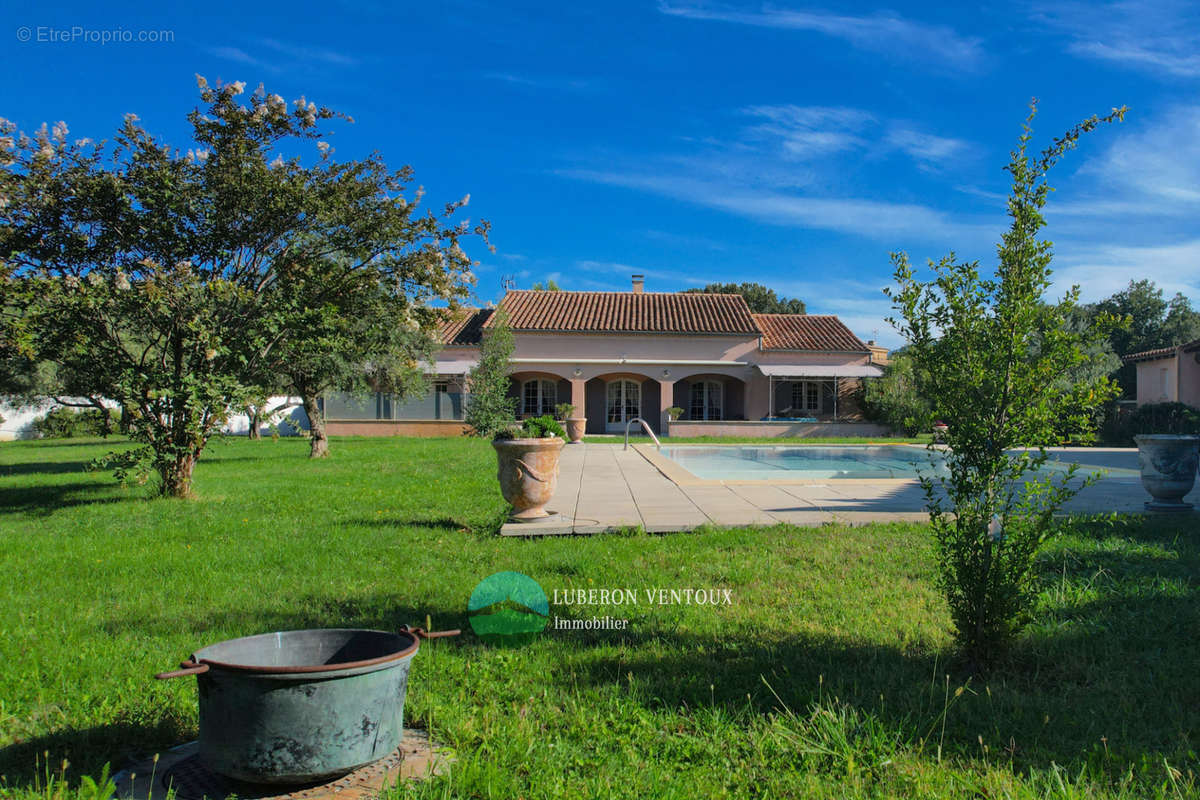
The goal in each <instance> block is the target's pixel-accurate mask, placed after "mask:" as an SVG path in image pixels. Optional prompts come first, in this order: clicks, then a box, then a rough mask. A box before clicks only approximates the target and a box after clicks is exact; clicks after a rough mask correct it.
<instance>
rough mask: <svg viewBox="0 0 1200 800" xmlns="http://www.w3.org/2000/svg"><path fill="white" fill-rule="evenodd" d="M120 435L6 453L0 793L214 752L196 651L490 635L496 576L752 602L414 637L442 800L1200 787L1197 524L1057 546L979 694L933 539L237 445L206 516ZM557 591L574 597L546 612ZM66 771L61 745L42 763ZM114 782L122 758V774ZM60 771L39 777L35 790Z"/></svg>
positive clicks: (1106, 534) (392, 450) (432, 464)
mask: <svg viewBox="0 0 1200 800" xmlns="http://www.w3.org/2000/svg"><path fill="white" fill-rule="evenodd" d="M108 447H109V445H105V444H102V443H97V442H78V441H71V440H65V441H49V442H41V443H16V444H13V443H5V444H3V445H0V575H3V576H4V580H3V583H2V584H0V773H3V775H4V776H5V778H4V779H3V781H0V787H4V788H0V794H5V795H14V796H16V797H26V796H32V795H35V794H37V791H36V789H35V786H36V783H37V781H38V778H37V777H36V772H37V769H38V766H37V765H38V762H39V761H43V760H44V759H47V758H48V760H49V763H50V764H51V765H53V766H54V767H55V768H57V765H58V764H59V763H60V762H61V761H62V759H64V758H66V759H68V760H69V761H70V767H69V770H68V779H69V780H70V781H71V782H72V783H73V784H74V783H77V782H78V778H79V776H80V775H83V774H93V775H94V774H97V773H99V771H100V768H101V766H102V765H103V764H104V762H106V761H114V762H121V761H122V760H123V759H124V758H126V757H128V756H130V755H134V754H148V753H153V752H155V751H156V749H161V748H165V747H167V746H168V745H172V744H175V743H178V742H181V741H185V740H188V739H190V738H193V737H194V736H195V733H196V727H195V726H196V705H195V703H196V700H195V686H194V681H189V680H183V679H181V680H174V681H167V682H158V681H155V680H154V679H153V678H152V677H151V676H152V675H153V673H155V672H157V671H161V670H164V669H168V668H172V667H173V666H174V665H175V664H176V663H177V662H178V661H179V660H180V659H181V658H183V657H185V656H186V655H188V654H189V653H190V652H191V651H192V650H194V649H196V648H197V647H199V646H201V645H204V644H208V643H212V642H216V641H220V640H223V639H227V638H230V637H234V636H241V635H247V634H252V633H260V632H264V631H270V630H275V629H287V628H304V627H315V626H362V627H377V628H391V629H394V628H395V627H396V626H398V625H401V624H403V623H422V624H423V622H424V619H425V615H426V614H428V615H430V616H431V617H432V620H433V624H434V626H435V627H438V628H449V627H462V628H464V629H468V628H469V625H468V621H467V608H466V607H467V598H468V596H469V595H470V593H471V590H472V589H473V588H474V586H475V584H476V583H478V582H479V580H480V579H482V578H484V577H485V576H487V575H489V574H491V573H492V572H496V571H500V570H517V571H520V572H524V573H526V574H528V575H530V576H532V577H533V578H535V579H536V580H538V581H539V582H540V583H541V584H542V586H543V587H544V588H545V589H546V591H547V593H552V592H553V590H555V589H559V590H562V589H569V588H605V587H609V588H621V589H624V588H634V589H637V590H638V591H639V592H641V590H643V589H645V588H667V589H671V588H685V587H700V588H708V587H719V588H728V589H730V590H731V592H732V599H733V604H732V605H730V606H717V607H713V606H649V605H646V604H645V602H642V603H640V604H639V605H637V606H629V605H622V606H607V607H604V606H600V607H590V608H588V609H586V610H584V609H581V608H578V607H575V608H563V607H561V606H554V605H552V606H551V616H552V617H553V616H554V615H556V614H557V615H559V616H592V615H595V616H600V617H603V616H605V615H610V616H613V617H620V618H626V619H628V620H629V628H628V630H627V631H592V632H585V631H557V632H556V631H554V630H553V627H554V626H553V620H552V621H551V625H550V627H549V628H547V630H546V632H545V633H543V634H541V635H540V636H538V637H537V638H536V639H535V641H534V642H533V643H532V644H529V645H527V646H525V647H519V648H511V647H510V648H503V647H491V646H488V645H486V644H484V643H482V642H481V641H479V640H478V639H476V638H475V637H474V635H472V634H471V633H470V632H469V630H468V632H467V633H466V634H464V636H462V637H461V638H459V639H449V640H440V641H437V642H431V643H427V644H425V645H423V646H422V648H421V652H420V653H419V654H418V655H417V657H416V659H415V661H414V664H413V673H412V680H411V682H410V686H409V706H408V715H409V719H410V720H412V721H413V722H415V723H417V724H420V725H422V726H426V727H428V728H429V729H430V730H431V731H432V733H433V736H434V737H435V738H436V739H437V740H439V741H440V742H443V743H445V744H447V745H449V746H450V747H452V748H453V749H454V751H455V752H456V754H457V762H456V763H455V765H454V767H453V769H452V770H451V772H450V774H449V775H448V776H446V777H444V778H440V779H436V780H433V781H431V782H428V783H426V784H423V785H420V786H417V787H405V788H403V789H400V790H394V792H393V794H396V795H401V794H403V795H408V794H411V795H413V796H418V797H472V798H497V799H499V798H505V800H508V799H510V798H517V797H523V798H564V800H565V799H566V798H570V799H571V800H574V799H575V798H586V797H629V798H635V797H681V798H682V797H687V798H707V797H724V796H730V797H789V796H791V797H830V798H834V797H860V796H861V797H877V796H883V797H891V796H894V797H920V796H945V797H989V798H993V797H1035V796H1036V797H1041V796H1052V797H1128V798H1135V797H1139V798H1140V797H1147V796H1166V797H1183V796H1197V793H1198V792H1197V790H1198V787H1200V783H1198V780H1197V776H1196V773H1197V772H1198V771H1200V758H1198V756H1197V750H1198V749H1200V747H1198V744H1200V677H1198V675H1197V670H1198V668H1200V636H1198V634H1200V601H1198V600H1197V594H1196V592H1197V581H1198V577H1200V532H1198V531H1197V530H1196V529H1195V523H1194V521H1193V520H1165V521H1156V522H1154V523H1153V524H1142V523H1141V522H1138V521H1136V520H1132V521H1127V520H1118V521H1112V522H1110V523H1109V524H1103V525H1102V524H1087V525H1082V524H1080V525H1077V526H1075V527H1074V528H1073V529H1071V530H1069V531H1068V532H1066V533H1065V534H1064V535H1063V536H1062V537H1060V538H1059V539H1057V540H1056V541H1054V542H1053V543H1052V545H1050V546H1048V547H1047V548H1046V550H1045V552H1044V553H1043V554H1042V558H1041V562H1040V563H1041V571H1042V575H1041V579H1042V585H1043V591H1042V594H1041V598H1040V603H1039V607H1038V608H1037V611H1036V615H1035V619H1034V621H1033V624H1032V626H1031V627H1030V628H1029V631H1028V635H1027V636H1026V637H1025V638H1024V639H1023V640H1022V641H1021V642H1020V644H1019V646H1018V648H1017V649H1016V651H1015V652H1014V653H1013V656H1012V659H1011V661H1010V662H1009V663H1008V664H1006V665H1004V667H1003V668H1002V669H999V670H997V671H996V672H994V673H993V674H991V675H990V676H988V677H987V678H986V679H984V680H975V681H970V682H967V681H965V680H964V678H963V677H962V675H961V674H959V673H957V672H956V670H955V669H954V667H953V666H952V664H951V651H950V650H949V641H950V640H949V633H948V620H947V614H946V611H945V608H944V606H943V603H942V601H941V599H940V597H939V595H938V594H937V592H936V591H935V589H934V586H933V583H932V568H931V560H930V555H931V554H930V546H929V541H928V536H927V532H926V530H925V528H924V527H923V526H919V525H887V526H884V525H877V526H870V527H864V528H845V527H840V526H827V527H820V528H795V527H787V526H781V527H777V528H772V529H767V530H704V531H699V532H696V533H691V534H675V535H668V536H647V535H629V536H616V535H613V536H595V537H588V538H550V539H544V540H530V541H526V540H513V539H502V538H500V537H498V536H496V535H494V531H495V529H496V527H497V525H498V524H499V522H500V520H501V519H502V516H503V502H502V500H501V498H500V496H499V492H498V489H497V487H496V482H495V477H494V472H495V465H494V456H493V455H492V451H491V448H490V447H489V446H488V445H487V443H485V442H478V441H474V440H469V439H447V440H420V439H417V440H406V439H336V440H335V441H334V442H333V450H332V456H331V458H329V459H328V460H326V461H323V462H318V463H310V462H309V461H307V460H306V458H305V452H306V450H307V445H306V444H305V443H304V442H303V441H296V440H281V441H271V440H264V441H261V442H247V441H242V440H238V441H234V442H228V443H225V442H222V443H216V444H214V445H213V446H211V447H210V449H209V450H208V451H207V452H206V454H205V457H204V459H203V461H202V463H201V464H200V466H199V468H198V470H197V477H196V490H197V492H198V493H199V498H200V499H198V500H195V501H173V500H147V499H146V491H145V489H143V488H139V487H131V488H127V489H123V488H120V487H119V486H117V485H116V484H114V483H113V482H112V480H111V478H110V477H109V476H107V475H105V474H102V473H86V472H84V471H83V468H84V466H85V465H86V464H87V462H88V461H90V460H91V459H92V458H93V457H95V456H96V455H98V454H100V453H102V452H104V451H105V450H106V449H107V448H108ZM552 602H553V601H552ZM44 753H48V756H44V755H43V754H44ZM118 765H119V763H118ZM43 782H44V779H43Z"/></svg>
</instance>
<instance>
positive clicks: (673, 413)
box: [667, 406, 683, 420]
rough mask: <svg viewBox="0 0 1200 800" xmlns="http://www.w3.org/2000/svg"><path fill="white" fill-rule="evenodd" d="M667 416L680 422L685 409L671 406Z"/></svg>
mask: <svg viewBox="0 0 1200 800" xmlns="http://www.w3.org/2000/svg"><path fill="white" fill-rule="evenodd" d="M667 416H668V417H670V418H671V419H672V420H678V419H679V418H680V417H682V416H683V409H682V408H680V407H679V406H671V407H670V408H668V409H667Z"/></svg>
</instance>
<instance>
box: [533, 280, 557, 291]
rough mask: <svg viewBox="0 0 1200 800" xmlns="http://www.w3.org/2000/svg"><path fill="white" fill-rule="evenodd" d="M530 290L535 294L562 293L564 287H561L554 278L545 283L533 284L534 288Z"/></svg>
mask: <svg viewBox="0 0 1200 800" xmlns="http://www.w3.org/2000/svg"><path fill="white" fill-rule="evenodd" d="M529 288H530V289H531V290H533V291H535V292H561V291H562V287H561V286H559V285H558V283H557V282H556V281H555V280H554V279H553V278H547V279H546V281H545V282H544V283H543V282H542V281H537V282H536V283H534V284H533V286H530V287H529Z"/></svg>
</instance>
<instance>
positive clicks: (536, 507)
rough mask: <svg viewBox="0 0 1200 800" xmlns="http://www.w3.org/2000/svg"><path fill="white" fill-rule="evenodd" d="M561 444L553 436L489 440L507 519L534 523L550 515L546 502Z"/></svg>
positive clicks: (551, 491)
mask: <svg viewBox="0 0 1200 800" xmlns="http://www.w3.org/2000/svg"><path fill="white" fill-rule="evenodd" d="M563 444H564V443H563V440H562V439H560V438H559V437H557V436H548V437H546V438H544V439H494V440H492V447H494V448H496V461H497V470H496V477H497V478H499V480H500V492H501V493H502V494H503V495H504V499H505V500H507V501H508V503H509V505H511V506H512V508H513V511H512V514H511V515H510V516H509V521H510V522H537V521H538V520H543V519H546V518H547V517H549V516H550V513H549V512H547V511H546V503H549V502H550V498H551V497H553V496H554V488H555V486H557V485H558V454H559V452H560V451H561V450H562V448H563Z"/></svg>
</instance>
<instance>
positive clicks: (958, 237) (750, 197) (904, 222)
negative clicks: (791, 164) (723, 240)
mask: <svg viewBox="0 0 1200 800" xmlns="http://www.w3.org/2000/svg"><path fill="white" fill-rule="evenodd" d="M559 174H562V175H565V176H567V177H572V178H576V179H579V180H586V181H592V182H594V183H604V184H609V185H613V186H624V187H626V188H630V189H639V190H642V191H647V192H652V193H654V194H659V195H664V196H667V197H672V198H675V199H678V200H683V201H686V202H689V203H695V204H697V205H702V206H707V207H709V208H717V209H721V210H722V211H728V212H730V213H733V214H737V215H739V216H744V217H750V218H753V219H758V220H762V221H764V222H769V223H772V224H776V225H791V226H796V227H801V228H813V229H819V230H828V231H835V232H838V233H846V234H851V235H859V236H871V237H873V238H876V239H884V240H891V241H893V242H897V241H912V240H914V239H915V240H919V241H926V242H928V241H937V242H941V243H943V244H944V243H945V241H954V242H955V243H957V244H959V245H963V242H964V240H967V241H966V244H970V243H973V242H979V241H993V240H995V238H996V234H998V233H999V230H998V227H997V225H996V224H995V223H981V222H975V221H966V222H964V221H961V220H959V219H956V218H954V217H951V216H950V215H948V214H946V213H944V212H941V211H938V210H936V209H933V208H929V207H928V206H922V205H917V204H912V203H888V202H883V201H879V200H871V199H863V198H853V197H813V196H806V195H799V194H786V193H783V192H779V191H771V190H759V189H754V188H752V187H748V186H745V185H734V184H723V183H716V182H710V181H705V180H702V179H696V178H691V177H686V176H672V175H662V174H655V173H632V172H606V171H599V170H584V169H573V170H562V171H560V173H559Z"/></svg>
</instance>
